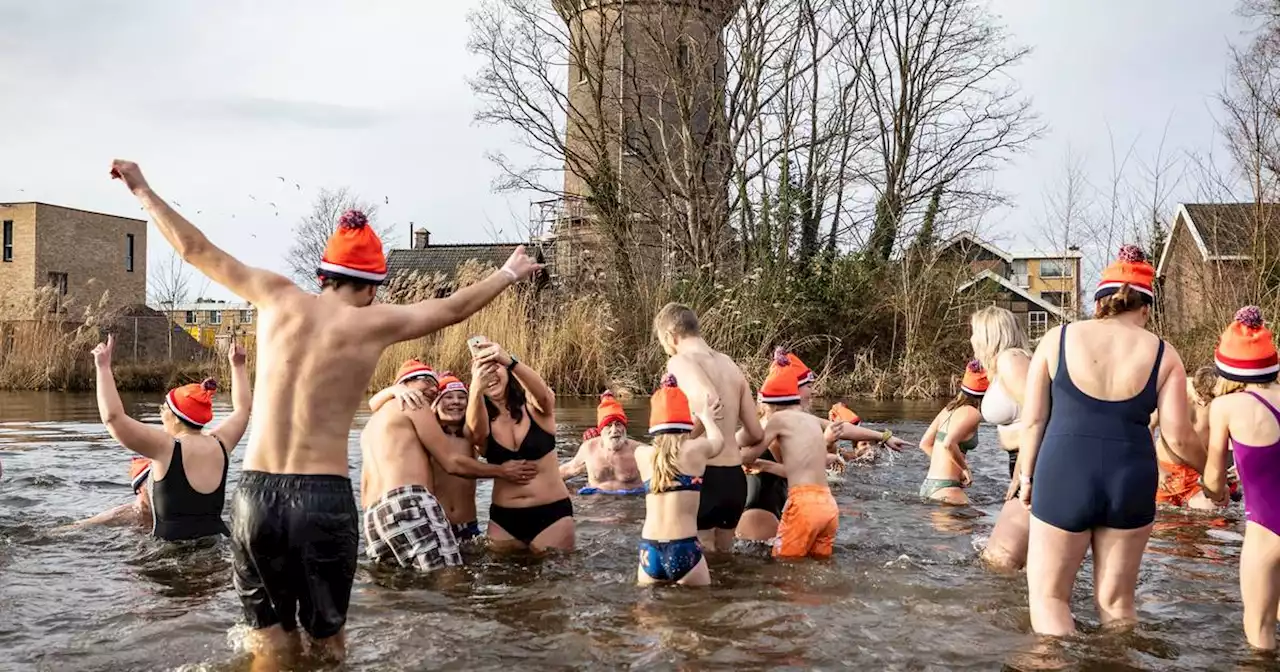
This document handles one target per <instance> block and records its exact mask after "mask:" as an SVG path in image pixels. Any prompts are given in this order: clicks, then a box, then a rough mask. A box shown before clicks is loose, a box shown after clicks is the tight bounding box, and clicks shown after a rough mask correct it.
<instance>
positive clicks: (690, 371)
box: [653, 303, 825, 552]
mask: <svg viewBox="0 0 1280 672" xmlns="http://www.w3.org/2000/svg"><path fill="white" fill-rule="evenodd" d="M653 330H654V332H655V333H656V334H657V336H658V342H659V343H661V344H662V349H663V350H664V351H666V353H667V355H669V356H670V359H669V360H668V361H667V372H668V373H670V374H672V375H674V376H675V377H676V380H677V381H678V382H679V385H680V389H681V391H683V392H684V393H685V396H687V397H689V398H690V399H708V398H710V400H711V401H710V403H712V404H713V405H714V404H715V402H717V401H718V402H719V403H720V404H721V406H722V409H723V417H722V419H721V420H720V421H719V424H720V432H721V433H722V434H723V435H724V437H725V446H724V450H722V451H721V452H720V454H719V455H718V456H716V457H715V458H713V459H712V460H711V461H709V462H708V463H707V470H706V472H705V473H704V474H703V476H702V479H703V480H702V494H701V498H700V500H699V506H698V540H699V541H700V542H701V543H702V546H703V549H704V550H705V551H707V552H727V551H730V550H732V549H733V540H734V532H735V530H736V528H737V527H738V521H739V520H740V519H741V518H742V511H743V509H744V508H745V507H746V502H747V477H746V474H745V473H743V471H742V453H741V451H740V450H739V448H740V447H741V445H742V444H743V443H745V444H747V445H755V444H756V443H758V442H759V441H760V439H761V437H763V436H764V430H763V429H762V428H761V427H760V420H759V418H757V417H756V413H755V404H754V403H753V400H752V399H751V386H750V385H748V384H747V379H746V377H745V376H743V375H742V370H741V369H739V368H738V365H737V364H735V363H734V361H733V360H732V359H729V358H728V357H727V356H725V355H723V354H721V353H719V352H716V351H715V350H712V349H711V346H709V345H707V342H706V341H704V340H702V335H701V331H700V330H699V327H698V316H697V315H696V314H694V312H693V311H692V310H690V309H689V308H687V307H685V306H682V305H680V304H677V303H669V304H667V305H666V306H664V307H663V308H662V310H660V311H658V315H657V316H656V317H655V318H654V320H653ZM739 422H741V423H742V432H741V433H740V434H739V435H738V436H737V437H736V442H735V441H734V440H733V439H730V437H734V436H735V434H734V432H735V430H736V429H737V427H738V423H739ZM700 433H701V430H700V429H696V430H695V431H694V432H693V435H692V436H693V437H694V438H696V437H697V436H698V435H699V434H700ZM824 451H825V446H824ZM824 459H825V458H824ZM824 478H825V475H824Z"/></svg>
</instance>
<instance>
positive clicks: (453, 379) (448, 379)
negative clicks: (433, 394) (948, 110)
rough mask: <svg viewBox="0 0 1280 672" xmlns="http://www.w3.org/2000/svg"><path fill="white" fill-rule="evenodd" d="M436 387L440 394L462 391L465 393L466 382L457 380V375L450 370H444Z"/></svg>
mask: <svg viewBox="0 0 1280 672" xmlns="http://www.w3.org/2000/svg"><path fill="white" fill-rule="evenodd" d="M437 389H438V390H439V391H440V394H444V393H446V392H462V393H463V394H466V392H467V384H466V383H464V382H462V381H461V380H459V379H458V377H457V376H455V375H453V372H452V371H445V372H444V375H442V376H440V381H439V382H438V383H437Z"/></svg>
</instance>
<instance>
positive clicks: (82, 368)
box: [0, 288, 111, 390]
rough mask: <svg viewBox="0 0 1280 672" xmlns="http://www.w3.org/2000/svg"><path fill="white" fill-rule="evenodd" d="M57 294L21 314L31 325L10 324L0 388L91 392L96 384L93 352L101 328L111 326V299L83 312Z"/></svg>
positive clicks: (43, 293)
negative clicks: (59, 307) (89, 390)
mask: <svg viewBox="0 0 1280 672" xmlns="http://www.w3.org/2000/svg"><path fill="white" fill-rule="evenodd" d="M62 298H63V297H60V296H58V295H57V294H55V293H54V291H53V290H52V289H51V288H45V289H41V290H39V291H38V292H36V293H35V295H34V296H33V297H32V298H31V299H30V300H28V301H27V303H26V304H25V305H23V306H21V307H20V308H19V310H21V311H22V313H23V314H26V315H30V316H31V319H28V320H17V321H11V322H7V323H5V324H4V325H3V327H0V331H2V334H0V335H2V337H3V339H4V341H3V343H2V344H0V348H2V349H3V353H4V356H3V359H0V388H3V389H20V390H69V389H86V388H87V387H88V385H87V383H88V381H89V380H91V378H92V374H93V361H92V358H91V357H90V356H89V351H90V350H92V349H93V346H94V345H96V344H97V343H98V334H99V333H100V332H99V328H100V327H101V326H102V325H104V324H106V323H108V322H109V321H110V319H111V314H110V313H109V311H108V310H107V309H106V306H107V303H108V296H107V293H106V292H103V294H102V296H101V297H100V298H99V300H98V301H97V302H96V303H94V304H91V305H88V306H84V307H82V308H78V307H76V306H74V305H69V304H65V303H64V304H63V305H62V310H61V311H58V312H55V310H54V309H55V307H56V306H58V303H59V301H60V300H61V299H62Z"/></svg>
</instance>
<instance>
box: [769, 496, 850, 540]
mask: <svg viewBox="0 0 1280 672" xmlns="http://www.w3.org/2000/svg"><path fill="white" fill-rule="evenodd" d="M839 527H840V509H839V508H837V507H836V498H835V497H832V496H831V488H829V487H827V486H825V485H795V486H792V487H791V489H790V490H789V491H788V492H787V505H786V506H785V507H783V509H782V520H781V522H779V524H778V538H777V539H775V540H774V542H773V557H775V558H804V557H810V558H829V557H831V552H832V550H834V547H835V543H836V530H838V529H839Z"/></svg>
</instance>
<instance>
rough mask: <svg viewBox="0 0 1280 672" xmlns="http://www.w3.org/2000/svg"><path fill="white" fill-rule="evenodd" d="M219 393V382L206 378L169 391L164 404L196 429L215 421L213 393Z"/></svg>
mask: <svg viewBox="0 0 1280 672" xmlns="http://www.w3.org/2000/svg"><path fill="white" fill-rule="evenodd" d="M217 391H218V381H216V380H214V379H212V378H205V379H204V381H203V382H200V383H191V384H190V385H183V386H182V387H177V388H174V389H172V390H169V393H168V394H166V395H164V403H165V405H166V406H168V407H169V410H170V411H173V414H174V415H176V416H178V417H179V418H182V419H183V420H185V421H186V422H187V423H189V424H192V425H195V426H196V427H204V426H205V425H207V424H209V422H210V421H211V420H213V393H214V392H217Z"/></svg>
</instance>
